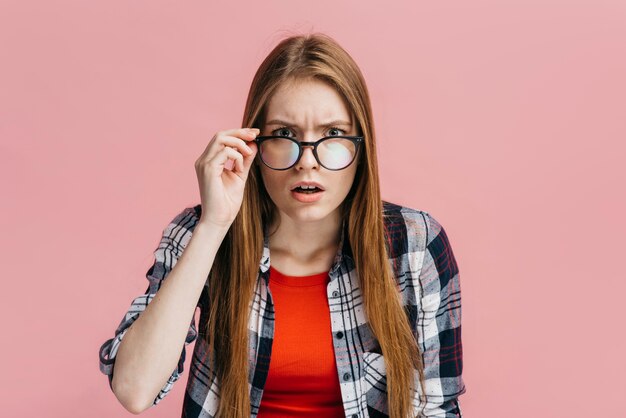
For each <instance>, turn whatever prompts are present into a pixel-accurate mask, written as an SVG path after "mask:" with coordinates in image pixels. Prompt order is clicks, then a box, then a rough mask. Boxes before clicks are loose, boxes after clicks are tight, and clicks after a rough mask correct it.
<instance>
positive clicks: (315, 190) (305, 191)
mask: <svg viewBox="0 0 626 418" xmlns="http://www.w3.org/2000/svg"><path fill="white" fill-rule="evenodd" d="M322 191H323V190H322V189H320V188H319V187H314V188H312V189H310V188H306V189H304V188H302V187H300V186H298V187H296V188H295V189H293V190H292V192H296V193H302V194H314V193H319V192H322Z"/></svg>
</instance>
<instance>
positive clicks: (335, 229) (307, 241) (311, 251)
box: [269, 212, 341, 265]
mask: <svg viewBox="0 0 626 418" xmlns="http://www.w3.org/2000/svg"><path fill="white" fill-rule="evenodd" d="M340 228H341V218H340V216H339V214H338V213H337V212H335V213H333V214H330V215H329V216H328V217H326V218H324V219H322V220H319V221H313V222H294V221H293V220H292V219H291V218H289V217H286V216H284V217H283V219H282V220H281V221H280V224H279V225H278V227H277V228H276V226H275V225H272V227H271V228H270V229H269V230H270V237H269V247H270V252H271V254H272V258H274V259H277V258H280V259H283V260H284V259H289V260H291V261H292V262H293V263H298V264H303V265H306V264H314V263H317V262H320V261H322V260H328V259H330V260H332V258H333V257H334V255H335V254H336V253H337V249H338V246H339V239H340V237H341V231H340Z"/></svg>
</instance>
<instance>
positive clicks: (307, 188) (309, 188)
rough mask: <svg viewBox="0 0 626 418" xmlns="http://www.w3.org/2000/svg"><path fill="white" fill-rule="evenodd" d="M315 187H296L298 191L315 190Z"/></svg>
mask: <svg viewBox="0 0 626 418" xmlns="http://www.w3.org/2000/svg"><path fill="white" fill-rule="evenodd" d="M315 188H316V187H315V186H298V187H296V189H304V190H313V189H315Z"/></svg>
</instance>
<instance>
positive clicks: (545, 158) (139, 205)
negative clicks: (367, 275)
mask: <svg viewBox="0 0 626 418" xmlns="http://www.w3.org/2000/svg"><path fill="white" fill-rule="evenodd" d="M216 3H219V4H216ZM296 3H297V4H296ZM258 4H259V5H256V4H255V5H253V3H252V2H249V3H246V4H241V3H239V4H238V3H235V2H225V1H223V2H208V1H207V2H200V1H195V2H185V3H176V4H174V2H164V1H155V0H151V1H132V2H127V1H115V2H111V1H109V2H81V1H63V2H45V1H40V2H33V1H19V2H18V1H4V2H2V3H1V4H0V45H2V47H1V48H0V139H1V143H0V175H1V177H2V181H1V182H0V185H1V187H2V190H1V193H2V196H3V198H2V199H1V200H0V210H1V216H0V228H1V230H2V231H3V239H2V240H1V241H0V246H1V248H0V249H1V250H2V251H1V253H2V254H3V257H2V259H3V265H4V268H5V270H4V273H3V279H2V287H3V292H2V296H1V297H2V299H1V303H0V310H1V312H0V313H1V314H2V315H1V318H2V321H3V324H2V328H3V339H2V341H3V344H2V345H3V348H2V370H3V375H4V379H2V383H0V385H1V386H0V393H1V395H0V398H2V399H3V400H2V401H1V402H2V406H1V409H2V411H3V413H2V415H3V416H7V417H8V416H11V417H17V416H19V417H22V418H29V417H39V416H42V414H43V415H44V416H47V417H68V416H76V417H78V416H93V417H111V416H130V415H131V414H130V413H127V412H126V411H125V410H124V409H123V408H122V406H121V405H120V404H119V403H117V400H116V399H115V397H114V395H113V393H112V392H111V391H110V390H109V388H108V385H107V381H106V377H105V376H104V375H102V374H101V373H100V371H99V370H98V362H97V358H96V357H97V352H98V348H99V347H100V344H102V343H103V342H104V340H105V339H107V338H110V337H111V336H112V335H113V332H114V330H115V327H116V326H117V324H118V323H119V321H120V320H121V317H122V315H123V313H124V312H125V310H126V309H127V307H128V306H129V304H130V302H131V300H132V299H133V298H134V297H135V296H137V295H139V294H141V293H143V291H144V290H145V288H146V286H147V280H146V279H145V276H144V275H145V272H146V270H147V268H148V267H149V266H150V264H151V263H152V250H153V248H154V247H155V246H156V244H157V243H158V239H159V237H160V233H161V230H162V228H163V227H164V226H165V223H166V222H167V221H169V220H170V219H171V217H172V216H173V215H174V214H175V213H177V211H179V210H180V209H182V208H183V207H185V206H186V205H192V204H195V203H197V202H199V193H198V187H197V180H196V176H195V171H194V166H193V163H194V160H195V159H196V158H197V157H198V156H199V155H200V153H201V152H202V151H203V149H204V148H205V146H206V143H207V141H208V140H209V139H210V138H211V137H212V135H213V134H214V133H215V132H216V131H218V130H222V129H227V128H232V127H238V126H239V123H240V120H241V115H242V111H243V106H244V100H245V97H246V94H247V90H248V88H249V84H250V81H251V79H252V76H253V74H254V71H255V69H256V67H257V66H258V65H259V64H260V62H261V60H262V59H263V57H264V56H265V55H266V54H267V53H268V52H269V51H270V50H271V49H272V48H273V46H274V45H275V44H276V43H277V42H278V41H279V40H280V39H282V37H284V36H286V35H288V34H289V33H291V32H308V31H322V32H326V33H328V34H330V35H331V36H333V37H335V38H336V39H337V40H338V41H339V42H340V43H342V45H344V47H345V48H346V49H347V50H348V51H349V52H350V53H351V54H352V55H353V56H354V58H355V59H356V61H357V62H358V63H359V65H360V66H361V69H362V70H363V73H364V74H365V77H366V80H367V82H368V84H369V88H370V91H371V95H372V100H373V107H374V113H375V122H376V128H377V133H378V138H379V152H380V165H381V166H380V169H381V172H382V183H383V194H384V197H385V198H386V199H389V200H391V201H394V202H396V203H400V204H404V205H408V206H412V207H415V208H419V209H423V210H427V211H429V212H431V213H432V214H433V215H434V216H435V217H437V219H438V220H439V221H440V222H441V223H442V224H443V225H444V226H445V227H446V230H447V232H448V235H449V238H450V240H451V242H452V245H453V248H454V251H455V255H456V257H457V261H458V263H459V267H460V270H461V277H462V288H463V338H464V341H463V342H464V356H465V357H464V361H465V363H464V366H465V368H464V378H465V381H466V385H467V389H468V391H467V393H466V394H465V395H463V396H462V397H461V405H462V408H463V412H464V415H465V416H466V417H468V418H469V417H481V418H491V417H494V418H495V417H508V418H518V417H520V418H521V417H566V416H567V417H569V418H578V417H590V416H593V417H599V416H617V415H619V414H620V413H621V412H620V411H621V406H620V404H619V403H617V402H616V401H618V400H619V399H621V395H623V392H624V389H626V388H625V385H624V383H623V376H624V374H625V373H626V367H625V362H624V360H623V353H624V352H625V351H626V347H625V345H626V344H625V338H624V336H623V332H622V331H620V330H623V329H624V325H623V318H624V314H623V312H622V310H621V308H620V306H621V304H622V303H624V302H623V300H622V299H621V294H623V293H624V291H625V290H626V289H625V287H626V286H625V285H624V280H623V279H624V273H623V271H622V270H621V269H618V268H617V266H615V265H614V264H613V262H617V261H619V260H620V259H622V258H623V257H624V254H623V253H624V249H625V246H624V237H625V236H626V234H625V232H626V223H625V222H624V217H623V215H624V213H625V209H626V205H625V199H624V180H625V179H626V176H625V175H624V171H623V168H622V169H620V168H619V166H620V163H622V162H623V159H624V155H626V154H625V149H624V145H623V144H624V138H625V134H626V124H625V123H624V114H625V106H626V99H625V98H626V77H625V74H626V3H624V2H619V1H609V0H595V1H582V0H580V1H556V0H550V1H548V0H544V1H528V0H525V1H522V0H518V1H487V0H479V1H473V2H439V1H437V2H435V1H433V2H428V3H426V2H419V3H417V2H402V3H400V2H391V3H390V4H388V5H386V6H385V7H381V6H380V2H375V1H363V0H360V1H358V2H357V1H354V2H343V3H337V2H335V1H325V0H324V1H321V0H320V1H315V2H277V1H265V2H259V3H258ZM618 318H622V321H618ZM191 348H192V347H190V350H191ZM190 358H191V356H188V357H187V367H186V370H185V375H184V377H183V378H181V380H179V382H177V383H176V385H175V387H174V389H173V391H172V392H171V393H170V394H169V395H168V397H167V398H166V399H165V400H164V401H163V402H162V403H160V404H159V405H158V406H157V407H155V408H154V409H152V410H150V411H149V412H147V413H146V415H147V416H154V417H157V416H158V417H172V416H179V414H180V409H181V405H182V397H183V391H184V386H185V383H186V380H187V376H188V370H189V367H188V365H189V360H190ZM87 411H89V412H87Z"/></svg>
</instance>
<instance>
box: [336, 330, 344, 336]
mask: <svg viewBox="0 0 626 418" xmlns="http://www.w3.org/2000/svg"><path fill="white" fill-rule="evenodd" d="M335 335H336V336H337V338H343V332H341V331H339V332H338V333H337V334H335Z"/></svg>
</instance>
